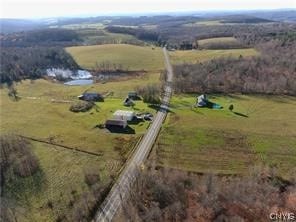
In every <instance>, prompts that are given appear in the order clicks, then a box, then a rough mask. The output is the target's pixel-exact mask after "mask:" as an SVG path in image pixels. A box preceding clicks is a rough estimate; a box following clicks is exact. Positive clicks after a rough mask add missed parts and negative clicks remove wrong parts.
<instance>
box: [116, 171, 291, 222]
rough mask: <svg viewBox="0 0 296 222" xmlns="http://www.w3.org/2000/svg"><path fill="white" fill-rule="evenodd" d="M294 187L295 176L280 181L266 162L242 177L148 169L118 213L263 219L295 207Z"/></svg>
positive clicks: (148, 216)
mask: <svg viewBox="0 0 296 222" xmlns="http://www.w3.org/2000/svg"><path fill="white" fill-rule="evenodd" d="M295 187H296V186H295V181H293V180H292V181H287V180H284V179H283V178H281V177H280V176H278V174H277V171H276V170H275V169H273V168H270V167H260V166H257V167H254V168H250V174H249V175H248V176H243V177H226V176H224V177H223V176H220V177H219V176H217V175H213V174H203V175H195V174H193V173H192V174H191V173H187V174H186V173H185V172H182V171H178V170H173V169H159V170H153V169H149V170H146V171H145V172H144V173H142V174H141V177H140V178H139V179H138V180H137V182H136V183H135V185H134V188H133V189H134V192H133V193H132V194H131V198H130V200H129V201H128V203H127V204H125V205H124V206H123V210H122V213H121V214H120V215H119V216H120V217H121V218H123V219H128V218H136V219H137V221H265V220H262V218H263V217H264V215H266V217H267V216H268V215H269V214H270V213H271V212H272V209H281V210H283V211H284V212H292V211H293V209H295V198H293V191H295Z"/></svg>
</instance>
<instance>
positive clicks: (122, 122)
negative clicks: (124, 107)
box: [105, 119, 127, 129]
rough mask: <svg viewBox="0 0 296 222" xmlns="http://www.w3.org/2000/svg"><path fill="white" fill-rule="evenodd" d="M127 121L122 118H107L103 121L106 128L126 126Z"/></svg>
mask: <svg viewBox="0 0 296 222" xmlns="http://www.w3.org/2000/svg"><path fill="white" fill-rule="evenodd" d="M126 126H127V121H126V120H122V119H109V120H107V121H106V122H105V127H106V128H114V127H115V128H122V129H124V128H126Z"/></svg>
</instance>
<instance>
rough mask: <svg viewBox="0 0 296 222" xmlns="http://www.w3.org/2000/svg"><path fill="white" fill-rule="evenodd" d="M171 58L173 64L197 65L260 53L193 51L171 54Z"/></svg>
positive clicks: (229, 50) (234, 50)
mask: <svg viewBox="0 0 296 222" xmlns="http://www.w3.org/2000/svg"><path fill="white" fill-rule="evenodd" d="M169 54H170V58H171V61H172V63H173V64H180V63H196V62H203V61H206V60H210V59H214V58H220V57H239V56H240V55H242V56H244V57H247V56H256V55H258V52H257V51H256V50H255V49H227V50H191V51H174V52H170V53H169Z"/></svg>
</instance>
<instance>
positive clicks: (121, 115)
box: [113, 110, 135, 121]
mask: <svg viewBox="0 0 296 222" xmlns="http://www.w3.org/2000/svg"><path fill="white" fill-rule="evenodd" d="M134 116H135V112H133V111H129V110H117V111H116V112H115V113H114V114H113V117H114V119H119V120H126V121H132V120H133V118H134Z"/></svg>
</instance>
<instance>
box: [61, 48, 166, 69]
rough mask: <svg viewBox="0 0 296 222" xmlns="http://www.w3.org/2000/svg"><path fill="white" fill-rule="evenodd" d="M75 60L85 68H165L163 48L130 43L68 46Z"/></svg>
mask: <svg viewBox="0 0 296 222" xmlns="http://www.w3.org/2000/svg"><path fill="white" fill-rule="evenodd" d="M66 50H67V52H68V53H70V54H71V55H72V56H73V58H74V59H75V61H76V62H77V63H78V64H79V65H80V66H81V67H82V68H85V69H95V68H96V65H97V64H102V63H104V62H105V63H106V62H109V63H111V64H117V65H118V64H121V65H122V66H123V68H124V69H128V70H129V71H135V70H145V71H155V70H162V69H164V60H163V53H162V51H161V48H157V47H148V46H135V45H128V44H107V45H93V46H77V47H69V48H66Z"/></svg>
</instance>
